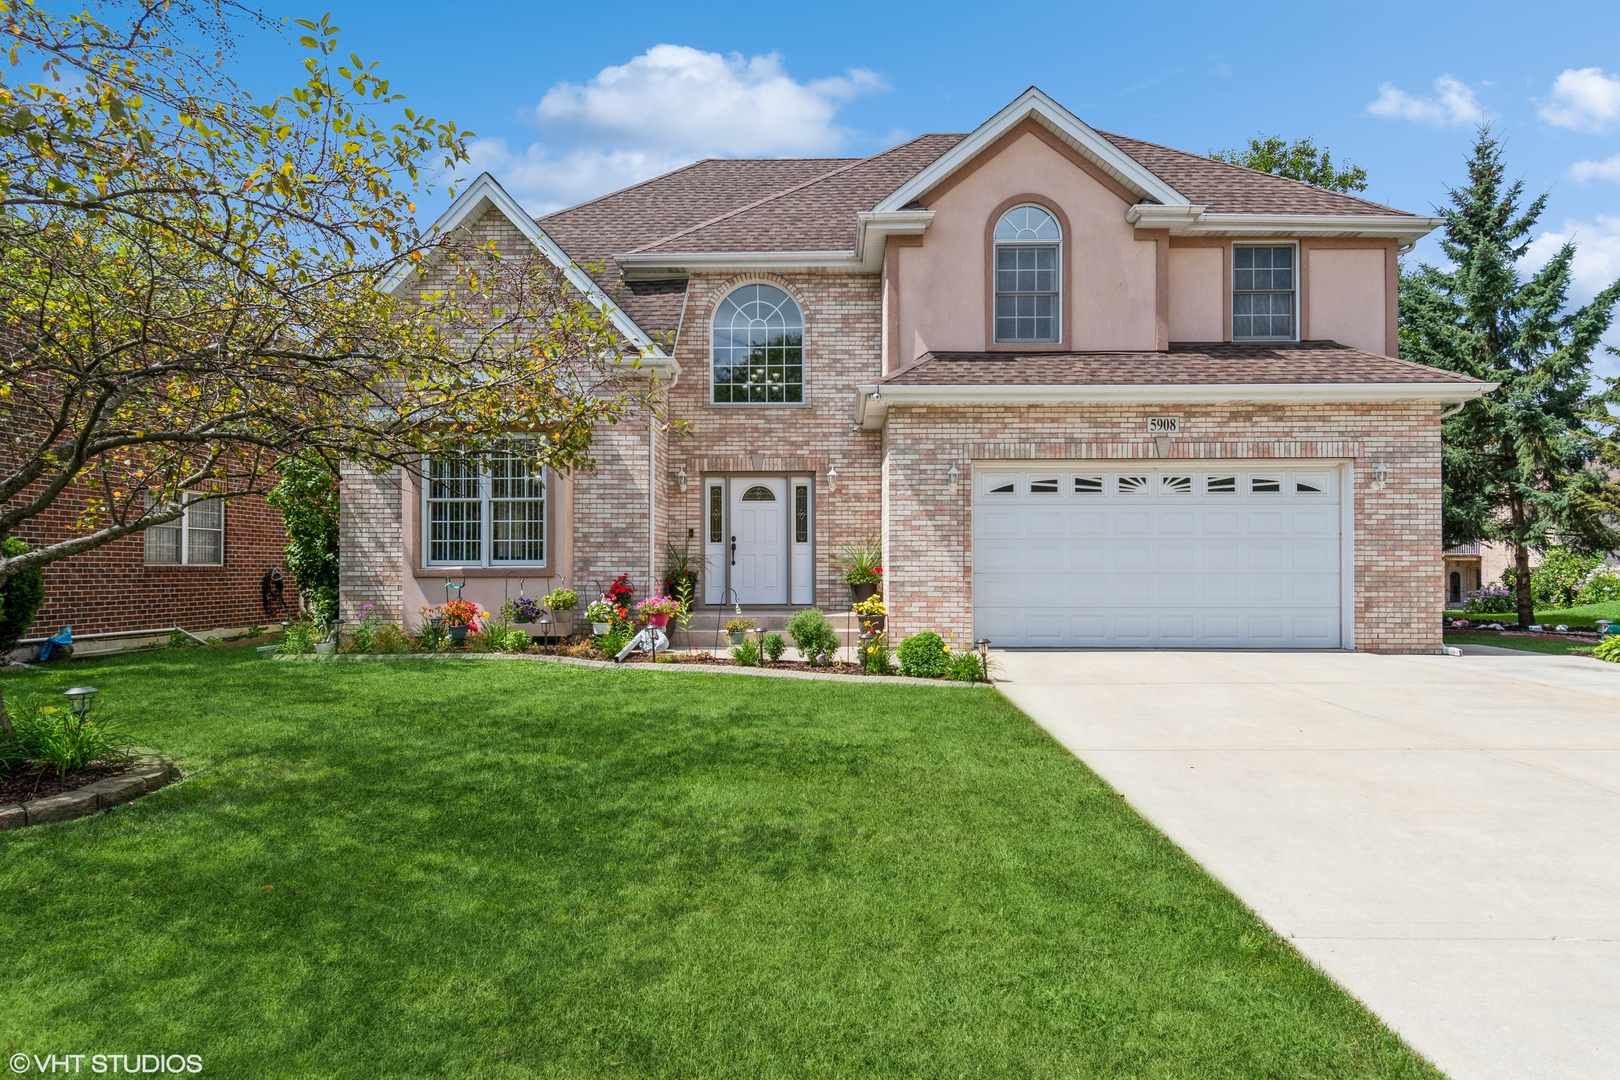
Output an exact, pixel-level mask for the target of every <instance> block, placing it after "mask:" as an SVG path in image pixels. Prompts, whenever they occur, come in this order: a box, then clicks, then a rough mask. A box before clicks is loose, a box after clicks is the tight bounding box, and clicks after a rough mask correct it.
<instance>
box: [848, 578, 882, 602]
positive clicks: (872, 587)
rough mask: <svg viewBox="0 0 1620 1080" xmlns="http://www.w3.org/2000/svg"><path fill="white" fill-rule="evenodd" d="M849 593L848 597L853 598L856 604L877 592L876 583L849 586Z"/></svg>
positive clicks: (866, 582) (868, 582)
mask: <svg viewBox="0 0 1620 1080" xmlns="http://www.w3.org/2000/svg"><path fill="white" fill-rule="evenodd" d="M849 591H850V595H852V596H854V597H855V602H856V603H857V604H858V603H860V602H861V601H862V600H865V599H867V598H868V597H871V596H872V595H874V594H875V593H876V592H877V591H878V587H877V582H875V581H863V582H861V583H860V584H859V585H851V586H850V587H849Z"/></svg>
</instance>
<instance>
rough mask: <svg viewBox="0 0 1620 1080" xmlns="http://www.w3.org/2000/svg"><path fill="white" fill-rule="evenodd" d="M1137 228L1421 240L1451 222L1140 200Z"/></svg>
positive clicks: (1131, 213)
mask: <svg viewBox="0 0 1620 1080" xmlns="http://www.w3.org/2000/svg"><path fill="white" fill-rule="evenodd" d="M1125 220H1126V221H1128V222H1130V223H1131V224H1132V225H1134V226H1136V227H1137V228H1138V229H1169V230H1170V234H1171V235H1172V236H1368V237H1383V238H1393V239H1397V240H1404V241H1408V242H1411V241H1416V240H1418V239H1420V238H1421V237H1424V236H1427V235H1428V234H1429V233H1431V232H1433V231H1434V230H1435V229H1437V228H1439V227H1440V226H1442V225H1444V224H1445V223H1446V221H1445V218H1437V217H1420V216H1418V215H1416V214H1211V213H1208V212H1207V211H1206V210H1205V209H1204V207H1202V206H1188V207H1174V206H1151V205H1144V204H1138V205H1136V206H1133V207H1131V208H1130V209H1129V210H1127V211H1126V212H1125Z"/></svg>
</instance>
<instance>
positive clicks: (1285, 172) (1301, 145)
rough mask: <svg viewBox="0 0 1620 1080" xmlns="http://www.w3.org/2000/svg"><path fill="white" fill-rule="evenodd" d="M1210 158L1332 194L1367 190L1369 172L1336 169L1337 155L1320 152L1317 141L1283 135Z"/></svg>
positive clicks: (1352, 167) (1349, 167)
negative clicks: (1321, 188) (1284, 178)
mask: <svg viewBox="0 0 1620 1080" xmlns="http://www.w3.org/2000/svg"><path fill="white" fill-rule="evenodd" d="M1209 156H1210V157H1211V158H1213V159H1215V160H1216V161H1224V162H1226V163H1227V164H1228V165H1241V166H1243V167H1244V168H1245V169H1255V170H1257V171H1259V172H1264V173H1271V174H1273V175H1274V176H1286V177H1287V178H1288V179H1290V180H1299V181H1303V182H1304V183H1307V184H1315V185H1316V186H1317V187H1323V188H1327V189H1328V190H1329V191H1339V192H1344V193H1346V194H1348V193H1350V192H1352V191H1366V190H1367V170H1366V169H1363V168H1361V167H1360V166H1359V165H1349V164H1347V165H1345V167H1344V168H1342V169H1338V168H1335V167H1334V165H1333V155H1332V154H1330V153H1328V152H1327V149H1326V148H1325V147H1324V148H1323V149H1321V150H1318V149H1317V148H1316V140H1314V139H1311V138H1304V139H1296V140H1294V141H1293V142H1288V141H1287V140H1286V139H1284V138H1282V137H1281V136H1279V135H1256V136H1255V137H1254V138H1252V139H1250V140H1249V145H1248V146H1246V147H1244V148H1243V149H1241V150H1211V151H1210V152H1209Z"/></svg>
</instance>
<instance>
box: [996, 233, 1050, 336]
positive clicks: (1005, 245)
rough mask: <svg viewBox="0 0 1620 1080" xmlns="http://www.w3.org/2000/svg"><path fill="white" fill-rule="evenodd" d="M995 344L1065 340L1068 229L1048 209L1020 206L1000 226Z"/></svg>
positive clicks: (997, 251)
mask: <svg viewBox="0 0 1620 1080" xmlns="http://www.w3.org/2000/svg"><path fill="white" fill-rule="evenodd" d="M995 244H996V263H995V265H996V341H997V342H998V343H1000V342H1030V343H1041V342H1055V341H1061V340H1062V339H1063V311H1062V303H1061V300H1060V297H1061V296H1062V285H1063V283H1062V281H1061V280H1060V271H1059V269H1058V268H1059V267H1060V266H1062V264H1063V260H1062V258H1061V256H1062V247H1063V229H1062V227H1061V226H1060V225H1058V222H1057V218H1055V217H1053V216H1052V213H1051V211H1049V210H1047V209H1046V208H1045V207H1041V206H1034V205H1026V206H1015V207H1013V208H1012V209H1011V210H1009V211H1007V212H1006V213H1005V214H1003V215H1001V220H1000V221H998V222H996V232H995Z"/></svg>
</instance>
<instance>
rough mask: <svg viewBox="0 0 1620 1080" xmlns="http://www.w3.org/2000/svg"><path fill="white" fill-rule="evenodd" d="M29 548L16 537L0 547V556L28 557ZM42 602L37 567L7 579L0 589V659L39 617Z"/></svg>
mask: <svg viewBox="0 0 1620 1080" xmlns="http://www.w3.org/2000/svg"><path fill="white" fill-rule="evenodd" d="M28 550H29V548H28V545H27V544H25V543H23V542H22V541H21V540H19V539H17V538H16V537H15V536H11V537H7V538H6V540H5V542H4V543H3V544H0V555H6V556H16V555H25V554H27V553H28ZM44 602H45V571H43V570H41V569H40V568H39V567H37V566H36V567H34V568H33V569H32V570H24V571H23V572H22V573H20V574H15V575H13V576H12V577H10V578H7V579H6V582H5V584H4V585H0V658H3V657H4V656H5V654H6V653H8V652H10V651H11V649H12V647H13V646H15V645H16V644H17V642H19V641H21V640H22V636H23V635H24V634H26V633H28V628H29V627H30V626H32V625H33V624H34V616H35V615H37V614H39V605H40V604H42V603H44Z"/></svg>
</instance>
